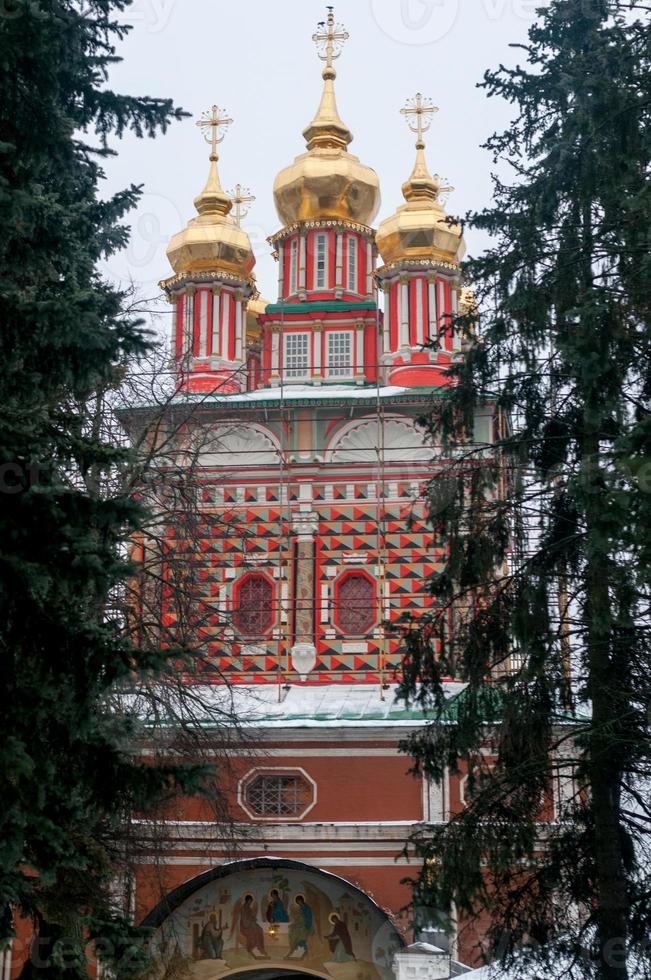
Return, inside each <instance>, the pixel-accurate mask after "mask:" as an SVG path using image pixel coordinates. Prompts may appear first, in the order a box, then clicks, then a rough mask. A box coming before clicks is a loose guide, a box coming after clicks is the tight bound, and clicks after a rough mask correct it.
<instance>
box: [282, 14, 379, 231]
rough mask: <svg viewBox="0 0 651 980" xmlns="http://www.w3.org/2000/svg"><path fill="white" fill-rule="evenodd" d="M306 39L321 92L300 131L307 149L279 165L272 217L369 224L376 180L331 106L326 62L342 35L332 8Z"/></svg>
mask: <svg viewBox="0 0 651 980" xmlns="http://www.w3.org/2000/svg"><path fill="white" fill-rule="evenodd" d="M319 28H320V30H319V31H317V33H316V34H314V35H313V37H312V40H313V41H315V42H316V44H317V46H319V49H320V50H319V57H320V58H321V59H322V60H323V61H325V62H326V65H325V68H324V69H323V93H322V95H321V102H320V103H319V108H318V110H317V113H316V115H315V117H314V119H313V120H312V122H311V123H310V124H309V126H307V127H306V129H304V130H303V136H304V137H305V140H306V143H307V153H303V154H301V155H300V156H298V157H296V159H295V160H294V162H293V163H292V164H290V166H289V167H285V169H284V170H281V171H280V173H279V174H278V176H277V177H276V179H275V181H274V187H273V193H274V201H275V204H276V211H277V212H278V217H279V218H280V220H281V222H282V223H283V225H284V226H285V227H287V226H289V225H293V224H295V223H296V222H299V221H314V220H318V219H320V218H331V219H339V220H344V221H355V222H357V223H358V224H362V225H370V224H371V222H372V221H373V218H374V217H375V215H376V214H377V212H378V208H379V206H380V182H379V180H378V176H377V174H376V173H375V171H374V170H372V169H371V168H370V167H366V166H365V165H364V164H363V163H360V161H359V159H358V157H356V156H353V154H352V153H349V152H348V144H349V143H350V142H351V141H352V139H353V136H352V133H351V132H350V130H349V129H348V127H347V126H346V125H345V124H344V123H343V122H342V120H341V118H340V116H339V112H338V110H337V101H336V98H335V90H334V80H335V78H336V74H337V73H336V72H335V69H334V67H333V64H332V62H333V61H334V59H335V58H337V57H338V56H339V54H340V47H341V44H342V43H343V42H344V41H345V40H346V39H347V38H348V34H347V32H346V31H344V30H343V28H342V27H341V26H340V25H337V24H335V21H334V15H333V13H332V8H331V7H330V8H328V18H327V21H326V22H324V23H323V24H320V25H319Z"/></svg>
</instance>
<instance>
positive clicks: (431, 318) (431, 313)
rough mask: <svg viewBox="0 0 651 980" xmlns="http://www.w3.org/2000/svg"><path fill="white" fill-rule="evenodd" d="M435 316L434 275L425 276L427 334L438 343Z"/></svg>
mask: <svg viewBox="0 0 651 980" xmlns="http://www.w3.org/2000/svg"><path fill="white" fill-rule="evenodd" d="M436 324H437V317H436V276H428V277H427V334H428V338H429V340H435V341H436V343H437V344H438V335H437V328H436Z"/></svg>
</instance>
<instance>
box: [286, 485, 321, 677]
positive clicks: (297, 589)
mask: <svg viewBox="0 0 651 980" xmlns="http://www.w3.org/2000/svg"><path fill="white" fill-rule="evenodd" d="M301 491H302V494H301V502H300V504H299V507H300V508H301V509H300V511H299V512H298V513H297V514H294V521H293V525H294V533H295V534H296V542H295V545H294V583H293V586H294V603H295V610H296V611H295V613H294V622H293V624H292V625H293V629H292V639H293V645H292V648H291V651H290V655H291V660H292V667H293V668H294V670H295V671H296V672H297V673H298V674H299V675H300V678H301V680H302V681H303V680H305V679H306V677H307V675H308V674H309V673H310V671H312V670H314V667H315V666H316V645H315V642H314V640H315V615H314V614H315V609H314V576H315V569H314V561H315V536H316V533H317V530H318V527H319V517H318V514H316V513H315V512H314V511H312V510H310V509H309V508H310V507H311V505H312V501H311V499H309V500H308V499H306V498H305V495H306V494H309V495H310V497H311V486H310V485H309V484H304V485H302V486H301Z"/></svg>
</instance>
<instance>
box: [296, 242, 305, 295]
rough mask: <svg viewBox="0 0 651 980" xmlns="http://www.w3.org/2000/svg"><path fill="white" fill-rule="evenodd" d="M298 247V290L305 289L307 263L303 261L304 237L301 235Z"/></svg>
mask: <svg viewBox="0 0 651 980" xmlns="http://www.w3.org/2000/svg"><path fill="white" fill-rule="evenodd" d="M298 241H299V245H298V288H299V289H306V288H307V287H306V281H307V280H306V275H307V262H306V259H305V255H306V248H305V235H301V236H300V238H299V240H298Z"/></svg>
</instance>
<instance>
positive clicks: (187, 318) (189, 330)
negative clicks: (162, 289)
mask: <svg viewBox="0 0 651 980" xmlns="http://www.w3.org/2000/svg"><path fill="white" fill-rule="evenodd" d="M183 312H184V316H183V343H182V345H181V356H182V357H188V358H191V357H193V356H194V286H186V289H185V298H184V300H183Z"/></svg>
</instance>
